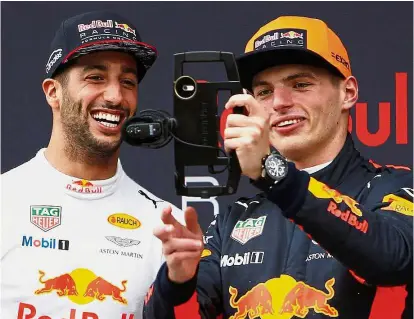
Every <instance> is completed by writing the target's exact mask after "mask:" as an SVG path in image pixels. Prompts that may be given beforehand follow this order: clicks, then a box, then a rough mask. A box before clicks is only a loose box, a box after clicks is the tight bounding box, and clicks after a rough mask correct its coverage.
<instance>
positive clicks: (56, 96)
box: [42, 79, 62, 110]
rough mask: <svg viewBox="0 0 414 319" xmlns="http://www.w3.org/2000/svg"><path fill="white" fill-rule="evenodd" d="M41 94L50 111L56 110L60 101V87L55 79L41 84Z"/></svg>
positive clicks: (46, 80)
mask: <svg viewBox="0 0 414 319" xmlns="http://www.w3.org/2000/svg"><path fill="white" fill-rule="evenodd" d="M42 89H43V93H44V94H45V97H46V101H47V103H49V105H50V107H51V108H52V110H58V109H59V108H60V103H61V101H62V85H61V84H60V83H59V81H57V80H55V79H45V80H44V81H43V83H42Z"/></svg>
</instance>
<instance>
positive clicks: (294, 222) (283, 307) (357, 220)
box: [144, 17, 413, 319]
mask: <svg viewBox="0 0 414 319" xmlns="http://www.w3.org/2000/svg"><path fill="white" fill-rule="evenodd" d="M238 67H239V73H240V77H241V82H242V84H243V86H244V87H245V88H246V89H247V90H248V91H250V94H239V95H234V96H232V97H231V98H230V99H229V101H228V102H227V104H226V108H227V109H231V108H233V107H235V106H244V107H245V108H246V109H247V113H248V115H244V114H230V115H229V116H228V118H227V126H226V129H225V132H224V137H225V140H224V145H225V147H226V148H227V149H232V150H235V151H236V153H237V157H238V160H239V162H240V166H241V169H242V171H243V174H244V175H246V176H248V177H249V178H250V179H251V181H252V183H253V185H255V186H257V188H258V190H260V192H259V193H258V194H256V195H254V196H252V197H250V198H246V197H244V198H240V199H239V200H238V201H236V202H235V203H234V205H233V206H232V207H231V209H230V210H229V211H228V212H223V213H220V214H219V215H218V216H217V219H216V220H214V222H213V223H212V224H211V225H210V227H209V228H208V230H207V234H206V237H205V238H209V239H208V241H207V242H206V243H205V246H204V248H205V249H204V251H203V252H202V253H200V248H201V245H200V241H201V236H200V234H199V231H198V228H197V227H196V226H197V223H196V220H194V221H193V223H187V227H184V226H182V225H180V224H179V223H177V222H176V221H175V220H174V218H171V217H168V216H170V215H169V214H170V210H169V209H166V210H165V211H164V213H163V221H164V223H165V224H167V225H166V226H163V227H159V228H157V229H156V230H155V235H156V236H157V237H158V238H160V239H161V240H162V241H163V247H164V250H163V251H164V254H165V256H166V263H165V264H164V265H163V266H162V268H161V270H160V271H159V273H158V275H157V279H156V281H155V283H154V285H153V286H152V288H151V290H150V291H151V298H150V299H149V301H148V302H147V303H146V305H145V307H144V314H145V318H148V319H153V318H156V319H161V318H162V319H172V318H176V319H181V318H203V319H216V318H217V317H218V316H219V315H223V318H226V319H227V318H230V319H253V318H261V319H265V318H266V319H267V318H269V319H270V318H314V319H327V318H330V317H331V318H341V319H348V318H355V319H356V318H357V319H367V318H370V319H384V318H387V319H391V318H392V319H400V318H404V319H409V318H412V302H413V272H412V267H413V223H412V216H413V203H412V201H413V197H412V196H413V191H412V183H413V176H412V173H411V171H410V170H409V169H408V168H405V167H395V166H392V165H391V166H382V167H381V166H380V165H378V164H374V163H372V162H371V161H369V160H367V159H366V158H364V157H363V156H362V155H361V154H360V153H359V152H358V150H357V149H356V148H355V147H354V144H353V141H352V137H351V135H350V134H348V116H349V110H350V108H351V107H353V106H354V104H355V102H356V101H357V98H358V86H357V81H356V79H355V77H354V76H352V73H351V68H350V63H349V59H348V54H347V51H346V49H345V47H344V45H343V44H342V42H341V40H340V39H339V37H338V36H337V35H336V34H335V33H334V32H333V31H332V30H331V29H330V28H329V27H328V26H327V25H326V24H325V23H324V22H323V21H321V20H318V19H311V18H306V17H280V18H278V19H276V20H274V21H271V22H269V23H268V24H266V25H264V26H263V27H261V28H260V29H259V30H258V31H257V32H256V33H255V34H254V35H253V36H252V37H251V39H250V40H249V41H248V43H247V46H246V53H245V54H244V55H243V56H241V57H240V58H239V59H238ZM269 142H270V143H269ZM269 144H271V146H273V148H274V150H273V151H272V152H271V149H270V146H269ZM200 256H201V257H200Z"/></svg>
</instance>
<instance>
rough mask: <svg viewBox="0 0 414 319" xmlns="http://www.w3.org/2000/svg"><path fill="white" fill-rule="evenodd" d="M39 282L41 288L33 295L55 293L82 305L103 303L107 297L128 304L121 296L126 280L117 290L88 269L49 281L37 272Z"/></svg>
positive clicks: (76, 270) (41, 272)
mask: <svg viewBox="0 0 414 319" xmlns="http://www.w3.org/2000/svg"><path fill="white" fill-rule="evenodd" d="M39 275H40V277H39V282H40V283H41V284H42V285H43V287H41V288H39V289H37V290H36V291H35V292H34V293H35V294H36V295H42V294H46V293H52V292H56V294H57V295H58V296H59V297H68V298H69V300H71V301H72V302H74V303H76V304H79V305H83V304H88V303H90V302H92V301H95V300H96V301H101V302H102V301H105V300H106V299H107V297H109V298H110V299H112V300H113V301H115V302H119V303H121V304H124V305H126V304H128V301H127V299H126V298H124V297H123V296H122V294H123V293H124V292H125V291H126V284H127V280H123V281H122V282H121V285H122V288H119V287H117V286H115V285H113V284H112V283H110V282H109V281H107V280H105V279H104V278H102V277H98V276H96V275H95V274H94V273H93V272H92V271H90V270H88V269H83V268H78V269H75V270H74V271H72V272H71V273H70V274H69V273H66V274H63V275H59V276H56V277H52V278H49V279H46V280H45V279H44V277H45V272H44V271H42V270H39Z"/></svg>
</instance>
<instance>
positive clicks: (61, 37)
mask: <svg viewBox="0 0 414 319" xmlns="http://www.w3.org/2000/svg"><path fill="white" fill-rule="evenodd" d="M96 51H122V52H127V53H130V54H131V55H132V56H134V57H135V60H136V62H137V68H138V81H141V80H142V79H143V78H144V76H145V73H146V72H147V70H148V69H149V68H150V67H151V66H152V65H153V63H154V62H155V60H156V58H157V50H156V49H155V48H154V47H153V46H151V45H149V44H147V43H145V42H143V41H142V39H141V36H140V35H139V33H138V30H137V28H136V27H135V26H134V25H133V24H132V23H131V22H129V21H127V20H126V19H125V18H123V17H121V16H120V15H118V14H115V13H113V12H110V11H92V12H86V13H82V14H79V15H77V16H74V17H71V18H68V19H67V20H65V21H63V22H62V23H61V25H60V27H59V29H58V30H57V31H56V34H55V37H54V38H53V40H52V43H51V45H50V51H49V57H48V60H47V62H46V75H45V77H46V78H51V77H53V76H54V75H55V74H56V73H57V71H58V69H59V70H61V69H62V68H65V67H66V66H67V65H68V64H67V63H68V62H69V61H72V60H74V59H76V58H78V57H80V56H82V55H85V54H88V53H92V52H96Z"/></svg>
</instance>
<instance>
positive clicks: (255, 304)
mask: <svg viewBox="0 0 414 319" xmlns="http://www.w3.org/2000/svg"><path fill="white" fill-rule="evenodd" d="M229 293H230V306H231V307H232V308H235V309H237V311H236V313H235V314H234V315H233V316H231V317H230V318H229V319H244V318H246V316H247V314H248V315H249V318H250V319H253V318H260V316H262V315H265V314H273V313H274V311H273V308H272V295H271V294H270V292H269V290H268V289H267V288H266V286H265V284H262V283H261V284H258V285H256V286H254V287H253V288H252V289H250V290H249V291H248V292H247V293H246V294H245V295H243V296H241V297H240V298H239V299H238V300H237V301H236V298H237V294H238V291H237V289H236V288H233V287H232V286H230V287H229Z"/></svg>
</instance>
